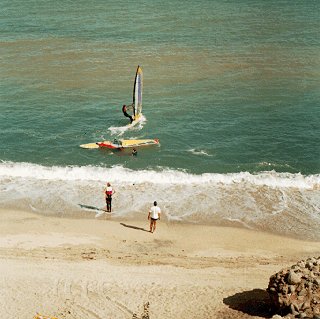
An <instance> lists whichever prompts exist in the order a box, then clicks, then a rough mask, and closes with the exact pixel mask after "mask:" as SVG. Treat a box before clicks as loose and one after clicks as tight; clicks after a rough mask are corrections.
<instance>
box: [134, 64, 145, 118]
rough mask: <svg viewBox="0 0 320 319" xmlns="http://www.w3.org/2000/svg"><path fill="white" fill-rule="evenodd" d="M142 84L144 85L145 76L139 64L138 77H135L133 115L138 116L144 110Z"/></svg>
mask: <svg viewBox="0 0 320 319" xmlns="http://www.w3.org/2000/svg"><path fill="white" fill-rule="evenodd" d="M142 86H143V76H142V69H141V67H140V66H139V65H138V67H137V72H136V77H135V79H134V86H133V103H132V105H133V116H134V118H137V117H138V116H139V115H140V113H141V111H142Z"/></svg>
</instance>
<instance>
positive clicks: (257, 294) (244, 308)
mask: <svg viewBox="0 0 320 319" xmlns="http://www.w3.org/2000/svg"><path fill="white" fill-rule="evenodd" d="M223 303H224V304H226V305H228V306H229V307H230V308H231V309H234V310H238V311H241V312H243V313H246V314H248V315H251V316H257V317H262V318H271V317H272V316H273V315H274V313H273V311H272V306H271V302H270V298H269V295H268V293H267V291H266V290H263V289H253V290H250V291H244V292H240V293H237V294H235V295H233V296H230V297H227V298H224V299H223Z"/></svg>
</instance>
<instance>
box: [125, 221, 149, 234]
mask: <svg viewBox="0 0 320 319" xmlns="http://www.w3.org/2000/svg"><path fill="white" fill-rule="evenodd" d="M120 225H122V226H124V227H128V228H132V229H136V230H142V231H146V232H148V233H149V230H147V229H144V228H142V227H137V226H133V225H127V224H124V223H120Z"/></svg>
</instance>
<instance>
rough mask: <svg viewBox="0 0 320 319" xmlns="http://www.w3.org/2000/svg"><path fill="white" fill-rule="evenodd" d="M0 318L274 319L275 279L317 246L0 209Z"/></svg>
mask: <svg viewBox="0 0 320 319" xmlns="http://www.w3.org/2000/svg"><path fill="white" fill-rule="evenodd" d="M0 220H1V222H0V229H1V231H0V258H1V259H0V260H1V261H0V281H1V298H0V315H1V318H8V319H9V318H23V319H24V318H25V319H27V318H33V316H34V315H35V314H36V313H37V312H38V313H40V314H44V315H48V316H56V317H57V318H59V319H60V318H68V319H71V318H77V319H82V318H101V319H102V318H132V317H133V316H134V314H136V315H137V317H138V318H141V316H142V314H143V311H144V310H143V305H144V304H146V303H149V308H148V310H149V316H150V318H151V319H155V318H166V319H169V318H199V319H200V318H201V319H203V318H230V319H231V318H269V317H270V314H269V313H268V312H269V303H268V296H267V294H266V292H265V289H266V287H267V285H268V282H269V277H270V276H271V275H272V274H273V273H275V272H277V271H278V270H280V269H281V268H283V267H286V266H289V265H291V264H293V263H295V262H296V261H298V260H300V259H303V258H306V257H310V256H319V254H320V243H318V242H305V241H301V240H296V239H292V238H284V237H280V236H276V235H272V234H267V233H261V232H256V231H251V230H246V229H240V228H231V227H214V226H202V225H186V224H178V223H168V222H166V221H160V222H159V223H158V227H157V230H156V232H155V233H154V234H151V233H149V232H148V229H149V225H148V221H147V219H146V221H145V222H143V221H137V222H134V221H125V220H123V221H120V220H112V217H107V218H105V216H102V217H100V218H99V219H66V218H55V217H44V216H42V215H37V214H32V213H27V212H23V211H10V210H1V211H0Z"/></svg>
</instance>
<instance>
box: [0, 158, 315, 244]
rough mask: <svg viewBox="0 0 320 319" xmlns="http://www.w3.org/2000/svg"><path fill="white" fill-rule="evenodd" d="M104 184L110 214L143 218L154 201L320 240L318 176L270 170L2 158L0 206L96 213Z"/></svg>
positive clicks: (192, 218)
mask: <svg viewBox="0 0 320 319" xmlns="http://www.w3.org/2000/svg"><path fill="white" fill-rule="evenodd" d="M106 181H110V182H111V184H112V185H113V186H114V188H115V190H116V193H115V195H114V200H113V205H114V207H115V209H114V213H113V215H112V216H113V218H123V217H126V218H134V219H137V218H138V219H140V218H141V219H145V213H146V211H147V210H148V208H149V206H150V204H151V203H152V202H153V201H154V200H157V201H158V202H159V205H160V206H161V208H162V209H163V211H164V215H165V216H166V218H167V219H168V220H171V221H180V222H192V223H203V222H205V223H213V224H224V225H225V224H228V225H229V224H230V223H234V224H235V226H239V225H240V226H242V227H250V228H253V229H264V230H268V231H274V232H277V233H281V234H288V235H298V236H305V237H306V238H312V239H314V238H318V237H319V239H320V235H318V232H317V231H316V229H318V228H319V227H320V175H309V176H304V175H302V174H290V173H277V172H275V171H270V172H261V173H257V174H250V173H248V172H240V173H233V174H214V173H206V174H200V175H195V174H189V173H187V172H184V171H177V170H170V169H166V168H158V169H157V170H137V171H134V170H130V169H127V168H124V167H122V166H114V167H112V168H105V167H96V166H83V167H79V166H67V167H61V166H52V167H45V166H42V165H37V164H32V163H13V162H2V163H0V207H10V208H16V209H26V210H32V211H35V212H37V213H43V214H58V215H66V216H77V215H79V214H81V216H83V215H84V214H85V215H86V216H88V217H89V218H94V217H95V215H96V213H97V209H100V208H102V207H104V205H105V202H104V196H103V187H104V186H105V183H106ZM81 207H82V208H81ZM86 207H87V208H89V209H85V208H86ZM83 208H84V209H83Z"/></svg>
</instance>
